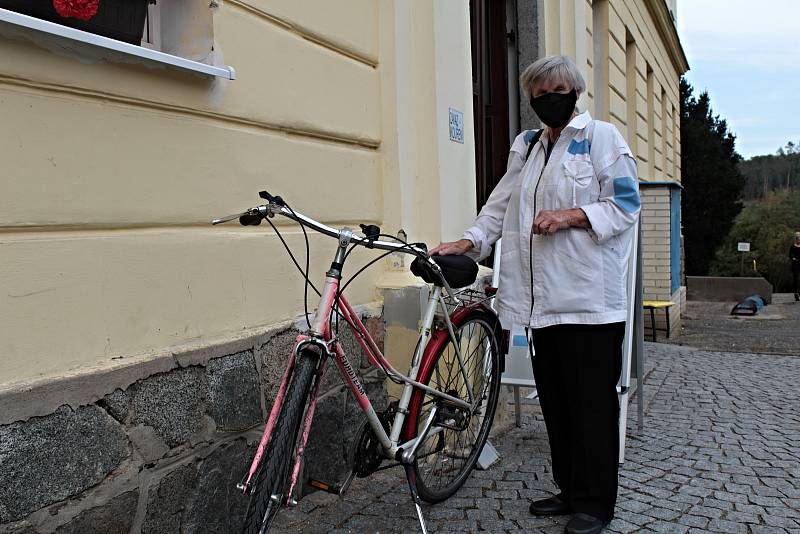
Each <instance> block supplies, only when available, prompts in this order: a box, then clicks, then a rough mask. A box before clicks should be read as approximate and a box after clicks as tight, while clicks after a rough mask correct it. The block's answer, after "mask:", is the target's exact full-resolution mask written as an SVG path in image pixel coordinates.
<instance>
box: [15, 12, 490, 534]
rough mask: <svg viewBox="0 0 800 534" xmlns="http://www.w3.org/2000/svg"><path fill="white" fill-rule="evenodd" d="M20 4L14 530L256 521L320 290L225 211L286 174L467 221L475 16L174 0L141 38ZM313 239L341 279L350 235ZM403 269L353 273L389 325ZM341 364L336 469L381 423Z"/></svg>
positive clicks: (327, 202)
mask: <svg viewBox="0 0 800 534" xmlns="http://www.w3.org/2000/svg"><path fill="white" fill-rule="evenodd" d="M100 4H101V8H102V5H103V3H102V2H101V3H100ZM19 5H21V4H20V3H17V7H14V9H17V8H18V7H19ZM8 6H9V3H6V2H5V0H3V1H0V123H2V128H0V159H2V161H3V162H5V166H4V170H3V172H2V180H0V203H1V204H2V206H1V207H0V258H2V261H0V286H2V287H0V295H2V297H0V324H2V327H0V328H2V335H0V353H1V354H0V355H1V356H2V357H0V465H2V469H0V531H7V530H11V531H14V532H17V531H24V532H89V531H90V530H88V529H89V526H88V525H95V526H96V527H95V528H100V530H101V531H112V530H113V531H125V530H131V531H133V532H139V531H141V532H178V531H189V532H195V531H204V532H210V531H218V532H231V531H235V530H236V526H235V523H236V521H238V520H240V519H241V513H242V510H243V507H244V505H245V502H246V501H245V499H244V498H243V497H241V496H240V495H237V490H236V489H235V484H236V482H238V481H239V479H240V477H241V476H242V474H243V473H244V472H245V470H246V467H247V463H248V462H249V457H250V454H251V453H252V449H253V445H254V442H255V441H256V440H257V438H258V436H259V432H260V425H261V424H262V423H263V421H264V420H265V413H267V411H268V409H269V407H270V405H271V399H272V396H273V395H274V388H275V383H276V381H277V379H278V378H279V376H280V373H281V372H282V369H283V367H284V365H285V362H286V360H287V356H288V353H289V350H290V348H291V345H292V342H293V340H294V335H295V334H296V330H295V327H294V325H295V323H296V322H297V318H298V316H299V314H302V311H303V304H302V295H303V284H302V279H301V277H300V275H299V274H298V273H297V272H296V271H295V268H294V266H293V265H292V263H291V261H290V260H289V258H288V256H287V255H286V253H285V252H284V250H283V248H282V246H281V243H280V241H279V240H278V239H277V238H276V236H275V235H274V234H273V233H272V232H270V231H266V230H265V229H264V227H258V228H252V227H246V228H243V227H239V226H237V225H229V226H223V227H211V226H210V225H209V221H210V220H211V218H213V217H215V216H219V215H223V214H226V213H235V212H238V211H241V210H242V209H244V208H247V207H250V206H254V205H256V204H258V203H260V199H259V198H258V195H257V194H258V191H259V190H262V189H266V190H269V191H270V192H272V193H273V194H280V195H281V196H282V197H283V198H284V199H286V200H287V201H288V202H289V203H290V204H291V205H292V206H293V208H294V209H296V210H299V211H302V212H304V213H307V214H309V215H310V216H312V217H315V218H316V219H318V220H321V221H324V222H326V223H328V224H330V225H333V226H350V227H353V228H358V223H374V224H379V225H381V226H382V228H383V229H384V231H385V232H387V233H392V234H394V233H397V232H398V230H399V229H401V228H402V229H403V230H404V231H405V232H406V234H407V235H408V236H409V238H410V239H411V240H413V241H427V242H429V243H433V244H435V243H438V242H439V241H440V240H442V239H444V238H447V237H449V236H451V235H454V234H455V233H457V232H460V231H461V229H462V228H464V227H465V226H466V225H467V224H468V223H469V222H470V220H471V218H472V217H473V216H474V214H475V209H476V207H475V206H476V204H475V196H474V191H475V185H474V184H475V182H474V153H475V151H474V144H473V137H472V135H471V134H470V132H471V131H472V111H471V109H472V106H471V102H472V94H471V86H470V78H469V71H470V50H469V46H468V43H469V10H468V7H467V5H466V4H461V3H458V2H446V1H439V2H431V3H428V2H416V1H415V0H380V1H373V0H356V1H352V2H345V3H342V2H335V3H334V2H326V1H321V0H312V1H304V2H293V1H285V0H214V1H212V2H210V3H209V2H194V1H189V0H175V1H171V2H163V3H162V2H159V3H158V4H156V6H150V7H149V9H150V13H149V14H148V19H147V23H146V24H147V27H146V31H145V32H144V35H143V36H142V41H141V42H136V43H135V44H130V43H129V44H128V45H122V44H119V43H117V42H109V41H107V40H103V39H100V38H97V37H95V36H94V35H93V34H92V35H89V34H82V33H76V32H73V31H70V30H69V29H65V28H64V27H63V26H61V25H59V26H54V25H50V24H46V23H43V22H42V20H41V19H42V17H44V15H43V16H42V17H38V18H36V17H35V18H25V17H21V16H20V15H19V13H17V12H15V11H10V10H7V9H4V7H8ZM12 7H13V6H12ZM98 16H99V15H98ZM65 22H67V21H65ZM73 22H74V21H73ZM231 78H235V79H231ZM276 222H278V224H281V227H280V228H281V230H282V231H283V233H284V235H285V237H286V239H287V241H288V244H289V246H291V247H292V248H293V250H294V251H295V252H296V253H298V254H299V257H300V258H302V256H303V254H304V243H303V235H302V233H301V232H300V231H299V230H298V229H297V228H296V227H293V226H291V225H288V224H286V223H285V222H282V221H276ZM309 239H310V244H311V275H312V277H314V278H315V279H316V280H320V279H321V277H322V276H323V275H324V272H325V270H326V268H327V267H328V265H329V263H330V261H331V260H332V259H333V253H334V251H335V243H334V242H333V241H332V240H330V239H329V238H325V237H322V236H318V235H310V236H309ZM370 257H371V256H370V254H369V253H368V252H363V253H361V252H360V253H358V254H354V255H353V257H351V260H350V265H349V266H348V267H349V269H348V271H349V272H346V273H345V276H346V277H347V276H349V275H352V274H353V273H354V272H355V271H356V270H357V268H358V267H360V265H362V264H363V263H364V262H365V261H366V260H367V259H368V258H370ZM389 265H390V263H389V262H386V263H384V262H381V263H379V264H378V265H377V266H376V268H375V269H372V270H370V271H367V272H366V273H365V274H364V275H363V276H361V277H360V278H359V280H358V281H357V282H356V283H354V284H353V285H352V286H351V287H352V292H351V300H352V301H353V302H354V303H356V304H358V305H359V306H360V309H361V310H362V312H363V313H364V315H365V316H366V317H368V318H370V320H371V324H372V326H373V327H374V330H375V332H376V334H377V335H378V336H379V337H382V336H383V332H384V330H392V328H393V325H392V323H391V322H390V323H389V324H388V325H387V326H384V321H383V318H382V308H381V302H382V296H381V294H380V292H379V290H378V289H377V288H378V287H380V286H384V285H388V286H392V285H395V286H403V285H407V284H408V283H409V280H410V278H411V277H410V275H408V274H406V273H405V272H404V271H397V272H389ZM405 265H406V266H407V265H408V263H406V264H405ZM387 273H388V274H387ZM312 305H313V303H312ZM393 339H400V338H398V337H397V336H395V338H393ZM398 343H399V342H398ZM350 345H352V348H355V344H354V343H353V342H352V340H350ZM354 358H356V359H357V358H358V356H357V355H356V354H354ZM354 361H355V360H354ZM359 361H360V360H359ZM361 363H366V362H361ZM354 366H355V364H354ZM360 368H361V373H362V376H363V378H364V380H365V381H366V382H367V384H368V387H369V388H370V390H371V391H373V393H375V395H376V399H377V400H378V401H379V404H380V401H381V399H382V398H385V386H384V385H383V381H382V379H381V378H380V377H379V376H378V375H377V374H375V373H374V372H370V371H369V370H368V369H367V367H366V366H365V365H362V366H360ZM334 374H335V373H331V376H330V379H329V380H328V381H326V383H325V384H324V386H323V387H324V389H325V393H324V397H323V398H322V400H321V404H320V407H319V410H320V411H319V412H318V414H319V415H318V417H317V418H316V421H317V423H316V424H317V426H316V427H315V430H314V432H315V433H317V434H318V435H324V436H325V437H326V439H327V440H329V442H330V443H331V444H332V447H331V448H328V449H325V450H317V449H314V447H315V445H314V443H315V440H314V438H313V436H312V445H311V448H312V450H310V451H309V454H310V456H309V457H310V458H314V459H317V460H324V461H313V462H309V464H311V465H312V466H315V467H309V468H308V469H310V470H312V471H313V469H317V470H318V471H321V472H318V473H316V476H317V478H321V479H323V480H325V479H328V480H330V479H331V478H335V477H336V476H338V475H340V474H342V470H343V469H344V462H345V460H346V458H347V457H348V455H349V445H350V440H352V431H353V428H355V426H356V425H357V424H358V423H359V419H358V413H357V412H356V410H355V409H354V408H353V405H352V403H349V402H348V400H347V396H346V393H345V392H344V391H343V390H342V388H341V386H340V381H339V380H338V378H337V377H335V376H333V375H334ZM312 474H314V473H312ZM328 477H330V478H328ZM331 481H334V480H331ZM212 489H213V491H211V490H212ZM97 525H99V527H98V526H97ZM201 527H202V528H201ZM198 529H199V530H198Z"/></svg>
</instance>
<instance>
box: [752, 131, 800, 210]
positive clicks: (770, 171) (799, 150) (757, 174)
mask: <svg viewBox="0 0 800 534" xmlns="http://www.w3.org/2000/svg"><path fill="white" fill-rule="evenodd" d="M739 170H740V171H741V172H742V174H743V175H744V177H745V186H744V200H745V201H747V200H755V199H759V198H766V196H767V195H768V194H769V193H770V192H772V191H779V190H788V189H795V188H797V187H798V173H800V145H796V144H794V143H793V142H791V141H789V142H788V143H786V146H785V147H781V148H779V149H778V150H777V151H776V152H775V154H774V155H765V156H753V157H752V158H750V159H748V160H746V161H742V162H741V163H739Z"/></svg>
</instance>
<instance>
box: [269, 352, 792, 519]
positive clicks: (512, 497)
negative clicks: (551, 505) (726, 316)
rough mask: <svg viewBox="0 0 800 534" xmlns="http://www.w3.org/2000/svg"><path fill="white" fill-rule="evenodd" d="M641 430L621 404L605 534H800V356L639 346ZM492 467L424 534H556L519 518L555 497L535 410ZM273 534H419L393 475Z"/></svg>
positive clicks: (301, 512) (307, 505)
mask: <svg viewBox="0 0 800 534" xmlns="http://www.w3.org/2000/svg"><path fill="white" fill-rule="evenodd" d="M647 352H648V370H649V374H648V376H647V380H646V388H645V400H646V405H647V411H646V420H645V428H644V432H643V434H642V435H640V436H636V435H635V434H636V412H635V405H634V403H632V405H631V409H632V413H631V417H630V418H629V424H628V434H629V438H628V448H627V453H626V454H627V456H626V461H625V463H624V465H623V466H622V469H621V472H620V491H619V499H618V503H617V512H616V519H615V520H614V521H613V522H612V523H611V525H610V526H609V527H608V529H607V530H608V531H610V532H625V533H627V532H676V533H684V532H691V533H695V532H727V533H743V534H744V533H753V534H756V533H770V534H773V533H786V532H789V533H800V400H799V398H800V397H799V394H798V390H799V389H800V386H799V385H798V384H800V358H798V357H796V356H781V355H763V354H742V353H723V352H709V351H704V350H697V349H691V348H687V347H678V346H671V345H660V344H659V345H654V344H647ZM494 443H495V446H496V447H497V449H498V451H499V453H500V456H501V461H500V462H498V463H497V464H495V465H494V466H493V467H491V468H490V469H489V470H487V471H475V472H473V475H472V476H471V477H470V479H469V480H468V481H467V482H466V484H465V486H464V487H463V488H462V489H461V490H460V491H459V492H458V493H457V494H456V495H455V496H454V497H453V498H451V499H449V500H448V501H446V502H444V503H441V504H438V505H435V506H425V517H426V519H427V521H428V527H429V530H431V531H432V532H474V531H491V532H545V533H549V532H553V533H556V532H563V529H564V524H565V522H566V519H564V518H560V519H540V518H535V517H533V516H531V515H530V514H529V513H528V505H529V502H530V500H531V499H537V498H541V497H545V496H547V495H548V494H549V493H550V492H552V491H555V488H554V486H553V484H552V479H551V475H550V466H549V460H548V458H549V455H548V444H547V437H546V433H545V428H544V423H543V421H542V419H541V415H540V413H539V412H538V405H535V404H532V405H528V406H527V407H526V413H525V414H524V417H523V426H522V427H521V428H515V429H513V430H511V431H510V432H508V433H506V434H505V435H503V436H501V437H500V438H495V440H494ZM277 527H278V528H276V529H275V530H276V531H278V532H311V533H317V532H318V533H323V532H369V533H377V532H381V533H384V532H418V531H419V528H418V526H417V523H416V520H415V515H414V509H413V506H412V504H411V502H410V499H409V494H408V488H407V487H406V485H405V479H404V478H403V476H402V472H401V471H400V470H399V469H392V470H388V471H383V472H380V473H377V474H375V475H373V476H372V477H370V478H368V479H363V480H357V481H356V482H355V483H354V484H353V486H352V487H351V489H350V491H349V493H348V494H347V495H346V496H345V497H344V498H342V499H339V498H337V497H335V496H332V495H327V494H322V493H317V494H314V495H311V496H309V497H307V498H306V499H304V500H302V501H301V503H300V505H299V507H298V508H297V509H294V510H291V511H287V512H285V513H284V514H283V516H279V518H278V525H277Z"/></svg>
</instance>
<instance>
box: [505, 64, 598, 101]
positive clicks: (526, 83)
mask: <svg viewBox="0 0 800 534" xmlns="http://www.w3.org/2000/svg"><path fill="white" fill-rule="evenodd" d="M545 80H549V81H551V82H562V83H564V84H566V85H567V87H569V88H570V89H575V91H577V92H578V93H584V92H585V91H586V81H584V79H583V76H582V75H581V71H579V70H578V67H577V66H575V63H574V62H573V61H572V59H570V58H569V57H568V56H545V57H543V58H539V59H537V60H536V61H534V62H533V63H531V64H530V65H528V68H526V69H525V70H524V71H522V75H520V77H519V84H520V87H521V88H522V92H523V93H525V95H526V96H530V94H531V91H532V90H533V86H534V85H535V84H537V83H539V82H543V81H545Z"/></svg>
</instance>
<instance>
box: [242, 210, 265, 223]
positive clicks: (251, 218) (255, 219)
mask: <svg viewBox="0 0 800 534" xmlns="http://www.w3.org/2000/svg"><path fill="white" fill-rule="evenodd" d="M261 219H262V217H261V215H259V214H255V215H253V214H250V213H248V214H246V215H242V216H241V217H239V224H241V225H242V226H258V225H259V224H261Z"/></svg>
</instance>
